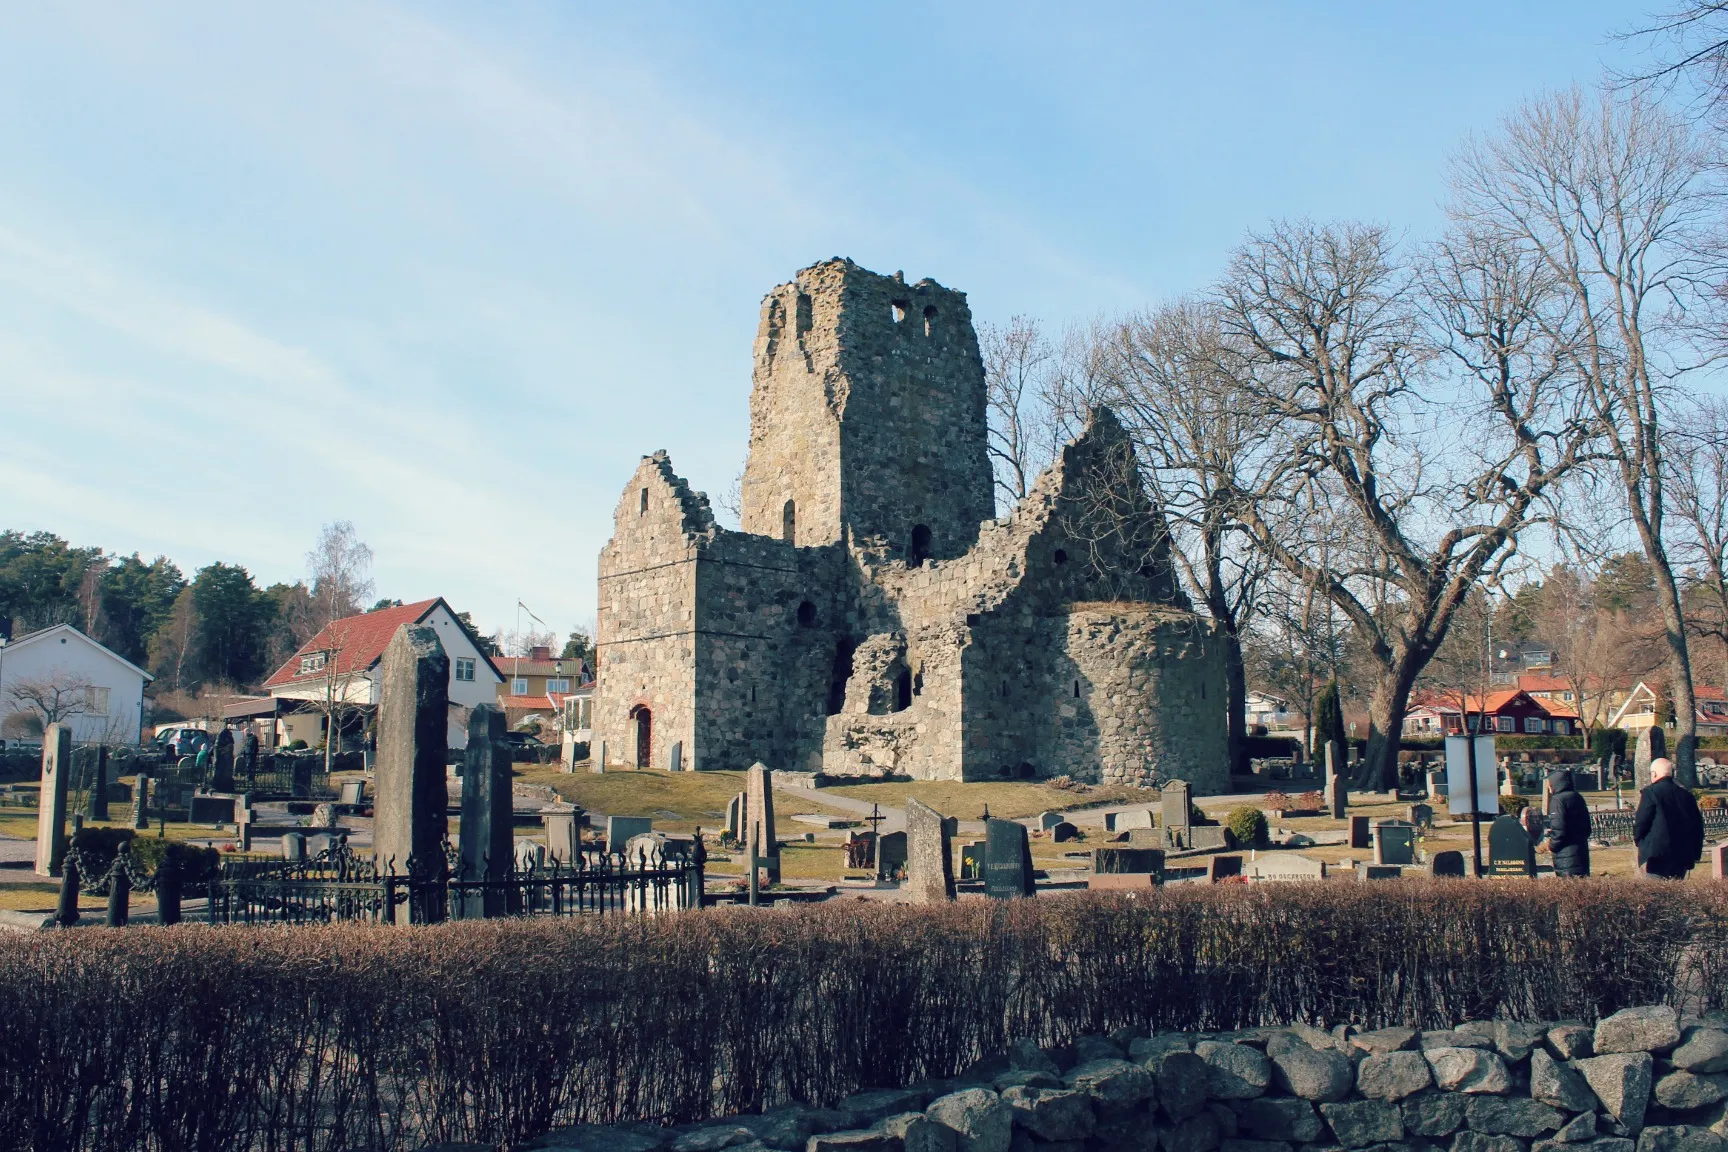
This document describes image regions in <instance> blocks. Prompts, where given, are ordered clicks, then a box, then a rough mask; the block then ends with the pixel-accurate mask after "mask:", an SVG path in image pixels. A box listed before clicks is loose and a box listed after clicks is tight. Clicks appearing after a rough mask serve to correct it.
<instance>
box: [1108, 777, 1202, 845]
mask: <svg viewBox="0 0 1728 1152" xmlns="http://www.w3.org/2000/svg"><path fill="white" fill-rule="evenodd" d="M1193 804H1194V785H1192V784H1190V783H1188V781H1186V780H1172V781H1170V783H1168V784H1166V785H1164V795H1163V802H1162V804H1160V806H1159V807H1160V809H1161V811H1160V815H1161V817H1162V819H1163V824H1164V830H1165V831H1166V832H1169V831H1170V830H1171V829H1172V828H1186V827H1188V825H1189V817H1188V813H1189V811H1190V809H1191V808H1192V807H1193ZM1124 815H1126V814H1124ZM1116 826H1117V827H1118V828H1121V827H1132V825H1124V824H1123V823H1122V821H1121V819H1118V820H1117V824H1116Z"/></svg>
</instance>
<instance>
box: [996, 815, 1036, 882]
mask: <svg viewBox="0 0 1728 1152" xmlns="http://www.w3.org/2000/svg"><path fill="white" fill-rule="evenodd" d="M984 891H985V893H986V894H987V895H990V896H994V897H996V898H997V899H999V900H1008V899H1013V898H1016V897H1020V896H1031V895H1033V894H1034V892H1035V891H1036V889H1035V888H1034V886H1033V880H1032V842H1031V839H1030V838H1029V837H1028V836H1027V835H1026V826H1025V825H1024V824H1021V823H1019V822H1018V821H1015V820H998V819H996V818H995V817H992V818H990V819H989V820H986V821H985V822H984Z"/></svg>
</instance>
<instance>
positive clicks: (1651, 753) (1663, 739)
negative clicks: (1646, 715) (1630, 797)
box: [1632, 724, 1668, 792]
mask: <svg viewBox="0 0 1728 1152" xmlns="http://www.w3.org/2000/svg"><path fill="white" fill-rule="evenodd" d="M1666 755H1668V734H1667V733H1666V732H1664V731H1663V730H1662V726H1661V725H1660V724H1652V725H1650V727H1648V728H1640V729H1639V730H1638V742H1637V743H1636V744H1635V745H1634V746H1633V750H1632V780H1633V783H1634V784H1636V785H1637V787H1638V790H1639V791H1640V792H1642V791H1643V790H1644V789H1646V788H1648V787H1650V762H1651V761H1652V760H1660V759H1662V757H1664V756H1666Z"/></svg>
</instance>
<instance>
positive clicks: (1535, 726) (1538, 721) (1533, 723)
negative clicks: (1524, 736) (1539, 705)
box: [1524, 716, 1544, 733]
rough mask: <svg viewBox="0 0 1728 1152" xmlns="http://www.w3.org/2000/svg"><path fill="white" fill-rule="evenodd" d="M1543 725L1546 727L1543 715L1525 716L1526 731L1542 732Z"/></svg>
mask: <svg viewBox="0 0 1728 1152" xmlns="http://www.w3.org/2000/svg"><path fill="white" fill-rule="evenodd" d="M1543 727H1544V725H1543V723H1542V717H1540V716H1526V717H1524V731H1526V732H1536V733H1540V732H1541V731H1542V729H1543Z"/></svg>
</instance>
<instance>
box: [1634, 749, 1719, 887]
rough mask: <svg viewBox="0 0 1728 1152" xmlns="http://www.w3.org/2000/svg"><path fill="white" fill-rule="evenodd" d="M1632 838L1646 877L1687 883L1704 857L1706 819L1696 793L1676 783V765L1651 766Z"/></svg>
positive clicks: (1661, 762)
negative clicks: (1688, 875)
mask: <svg viewBox="0 0 1728 1152" xmlns="http://www.w3.org/2000/svg"><path fill="white" fill-rule="evenodd" d="M1632 835H1633V838H1634V839H1636V840H1637V841H1638V863H1639V865H1640V866H1641V867H1643V869H1644V874H1645V875H1646V876H1656V877H1660V878H1661V879H1663V880H1683V879H1685V878H1686V873H1688V872H1690V871H1692V866H1693V865H1694V864H1696V863H1698V858H1699V857H1700V856H1702V855H1703V854H1704V817H1703V816H1701V815H1699V813H1698V801H1697V800H1695V799H1693V798H1692V793H1690V792H1688V791H1687V790H1686V789H1684V788H1682V787H1681V786H1680V785H1679V784H1678V783H1677V782H1676V781H1675V779H1674V763H1673V761H1671V760H1668V759H1667V758H1663V759H1660V760H1652V761H1651V762H1650V783H1649V785H1648V786H1647V787H1645V789H1644V791H1643V792H1641V793H1639V795H1638V815H1637V817H1636V818H1635V820H1634V822H1633V826H1632Z"/></svg>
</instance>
